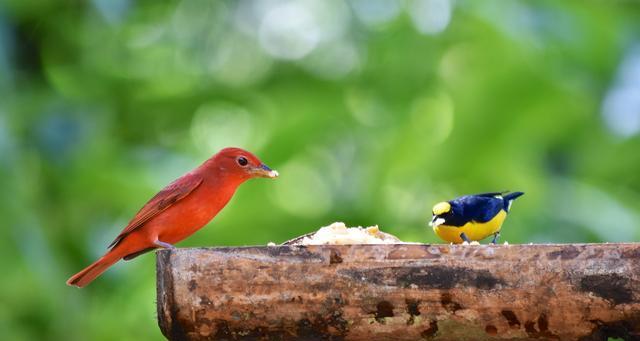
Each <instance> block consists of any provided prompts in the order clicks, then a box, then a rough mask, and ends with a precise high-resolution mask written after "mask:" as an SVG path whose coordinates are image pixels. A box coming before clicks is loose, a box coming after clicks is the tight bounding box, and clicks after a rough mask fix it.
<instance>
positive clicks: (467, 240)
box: [460, 232, 471, 244]
mask: <svg viewBox="0 0 640 341" xmlns="http://www.w3.org/2000/svg"><path fill="white" fill-rule="evenodd" d="M460 239H462V241H465V242H467V243H469V244H471V240H470V239H469V237H467V235H466V234H464V232H462V233H460Z"/></svg>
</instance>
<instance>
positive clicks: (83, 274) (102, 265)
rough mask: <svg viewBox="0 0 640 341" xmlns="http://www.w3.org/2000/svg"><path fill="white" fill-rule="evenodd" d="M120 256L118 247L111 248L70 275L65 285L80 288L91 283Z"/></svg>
mask: <svg viewBox="0 0 640 341" xmlns="http://www.w3.org/2000/svg"><path fill="white" fill-rule="evenodd" d="M121 258H122V252H121V251H120V250H119V248H113V249H111V250H109V252H107V253H106V254H105V255H104V256H102V257H101V258H100V259H98V260H97V261H95V262H94V263H93V264H91V265H89V266H87V267H86V268H84V269H83V270H82V271H80V272H78V273H77V274H75V275H73V276H71V278H69V279H68V280H67V285H72V286H77V287H78V288H82V287H84V286H86V285H87V284H89V283H91V282H92V281H93V280H94V279H96V277H98V276H100V275H101V274H102V273H103V272H105V271H106V270H107V269H108V268H109V267H110V266H112V265H113V264H115V263H116V262H117V261H119V260H120V259H121Z"/></svg>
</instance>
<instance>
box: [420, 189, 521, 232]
mask: <svg viewBox="0 0 640 341" xmlns="http://www.w3.org/2000/svg"><path fill="white" fill-rule="evenodd" d="M523 194H524V193H523V192H512V193H509V192H494V193H482V194H474V195H465V196H462V197H459V198H456V199H453V200H449V201H443V202H440V203H437V204H436V205H435V206H433V219H432V220H431V223H429V225H431V226H432V227H433V231H434V232H435V233H436V234H437V235H438V237H440V238H442V239H444V240H446V241H448V242H451V243H456V244H459V243H462V242H468V243H470V242H471V241H477V240H482V239H484V238H487V237H489V236H490V235H493V240H492V241H491V243H493V244H495V243H496V242H497V240H498V237H499V236H500V228H501V227H502V223H503V222H504V219H505V218H506V217H507V213H509V209H510V208H511V204H512V203H513V201H514V200H515V199H516V198H518V197H519V196H521V195H523Z"/></svg>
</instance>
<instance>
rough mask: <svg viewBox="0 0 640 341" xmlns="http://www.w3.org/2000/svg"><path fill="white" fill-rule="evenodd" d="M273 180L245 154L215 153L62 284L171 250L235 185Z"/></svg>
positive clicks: (81, 283)
mask: <svg viewBox="0 0 640 341" xmlns="http://www.w3.org/2000/svg"><path fill="white" fill-rule="evenodd" d="M277 176H278V172H277V171H275V170H271V169H270V168H269V167H267V166H266V165H264V164H263V163H262V162H261V161H260V159H258V158H257V157H256V156H255V155H253V154H251V153H249V152H248V151H246V150H242V149H240V148H225V149H223V150H221V151H220V152H218V153H217V154H216V155H214V156H212V157H211V158H210V159H209V160H207V161H205V162H204V163H203V164H202V165H200V167H198V168H196V169H194V170H193V171H191V172H189V173H187V174H185V175H183V176H182V177H180V178H178V179H177V180H175V181H174V182H172V183H170V184H169V185H168V186H167V187H165V188H164V189H163V190H161V191H160V192H159V193H158V194H156V195H155V196H154V197H153V198H151V200H149V202H147V203H146V204H145V205H144V207H142V209H141V210H140V211H139V212H138V213H137V214H136V216H135V217H133V219H132V220H131V221H130V222H129V224H128V225H127V227H125V228H124V230H122V232H120V234H119V235H118V236H117V237H116V239H115V240H114V241H113V242H112V243H111V244H110V245H109V248H110V250H109V251H108V252H107V253H106V254H105V255H104V256H102V257H101V258H100V259H98V260H97V261H96V262H95V263H93V264H91V265H89V266H88V267H86V268H85V269H84V270H82V271H80V272H78V273H77V274H75V275H73V276H72V277H71V278H69V280H68V281H67V284H68V285H75V286H77V287H80V288H82V287H84V286H85V285H87V284H89V283H90V282H91V281H93V280H94V279H95V278H96V277H98V276H99V275H100V274H102V273H103V272H104V271H105V270H107V268H109V267H110V266H111V265H113V264H114V263H116V262H117V261H119V260H120V259H124V260H130V259H132V258H135V257H137V256H139V255H141V254H143V253H145V252H148V251H151V250H153V249H156V248H159V247H160V248H174V246H173V245H172V244H175V243H177V242H179V241H181V240H183V239H185V238H187V237H189V236H190V235H192V234H193V233H194V232H196V231H197V230H199V229H200V228H202V227H203V226H204V225H206V224H207V223H208V222H209V221H211V219H213V218H214V217H215V216H216V214H218V212H220V210H222V209H223V208H224V206H225V205H226V204H227V203H228V202H229V200H230V199H231V197H232V196H233V194H234V193H235V191H236V189H237V188H238V186H240V184H242V183H243V182H245V181H247V180H249V179H251V178H256V177H262V178H275V177H277Z"/></svg>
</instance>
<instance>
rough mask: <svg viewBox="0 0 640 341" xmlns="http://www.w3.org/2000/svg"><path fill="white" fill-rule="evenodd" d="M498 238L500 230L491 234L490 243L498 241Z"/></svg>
mask: <svg viewBox="0 0 640 341" xmlns="http://www.w3.org/2000/svg"><path fill="white" fill-rule="evenodd" d="M498 238H500V232H496V233H494V234H493V240H491V244H496V243H498Z"/></svg>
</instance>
